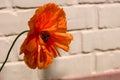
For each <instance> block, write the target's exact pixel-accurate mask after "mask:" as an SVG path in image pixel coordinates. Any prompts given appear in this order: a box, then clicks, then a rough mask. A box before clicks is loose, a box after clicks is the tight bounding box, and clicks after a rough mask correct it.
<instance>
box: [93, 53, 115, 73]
mask: <svg viewBox="0 0 120 80" xmlns="http://www.w3.org/2000/svg"><path fill="white" fill-rule="evenodd" d="M95 55H96V64H95V65H96V71H97V72H104V71H108V70H112V69H113V63H112V57H113V54H112V53H111V52H98V53H96V54H95Z"/></svg>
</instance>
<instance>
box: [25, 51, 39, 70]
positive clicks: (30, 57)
mask: <svg viewBox="0 0 120 80" xmlns="http://www.w3.org/2000/svg"><path fill="white" fill-rule="evenodd" d="M24 61H25V63H26V64H27V66H28V67H30V68H32V69H35V68H36V67H37V54H36V53H29V54H25V55H24Z"/></svg>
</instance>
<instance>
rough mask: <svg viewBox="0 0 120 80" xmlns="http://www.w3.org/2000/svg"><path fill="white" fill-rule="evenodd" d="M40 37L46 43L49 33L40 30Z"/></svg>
mask: <svg viewBox="0 0 120 80" xmlns="http://www.w3.org/2000/svg"><path fill="white" fill-rule="evenodd" d="M41 38H42V40H43V41H44V42H45V43H46V42H47V41H48V39H49V38H50V34H49V33H48V32H47V31H43V32H41Z"/></svg>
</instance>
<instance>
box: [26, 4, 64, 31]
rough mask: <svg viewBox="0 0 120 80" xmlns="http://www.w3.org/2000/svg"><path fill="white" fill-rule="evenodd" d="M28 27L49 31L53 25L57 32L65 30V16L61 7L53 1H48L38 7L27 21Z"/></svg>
mask: <svg viewBox="0 0 120 80" xmlns="http://www.w3.org/2000/svg"><path fill="white" fill-rule="evenodd" d="M28 24H29V26H30V29H31V30H34V31H36V30H37V31H45V30H48V29H49V31H50V29H51V27H55V28H54V29H56V28H58V29H56V30H57V31H59V32H66V17H65V12H64V11H63V9H62V8H59V7H58V5H56V4H54V3H48V4H46V5H44V6H41V7H39V8H38V9H37V10H36V12H35V14H34V16H33V17H32V18H31V19H30V21H29V22H28Z"/></svg>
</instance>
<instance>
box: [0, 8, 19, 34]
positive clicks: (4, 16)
mask: <svg viewBox="0 0 120 80" xmlns="http://www.w3.org/2000/svg"><path fill="white" fill-rule="evenodd" d="M0 18H1V19H0V28H1V29H0V35H8V34H14V33H17V32H18V30H19V31H21V29H20V27H18V23H19V21H18V20H19V19H18V18H17V15H16V13H15V12H13V11H11V10H10V11H9V10H1V11H0Z"/></svg>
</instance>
